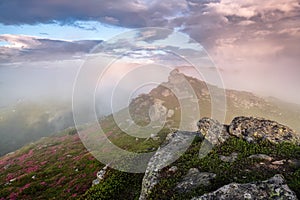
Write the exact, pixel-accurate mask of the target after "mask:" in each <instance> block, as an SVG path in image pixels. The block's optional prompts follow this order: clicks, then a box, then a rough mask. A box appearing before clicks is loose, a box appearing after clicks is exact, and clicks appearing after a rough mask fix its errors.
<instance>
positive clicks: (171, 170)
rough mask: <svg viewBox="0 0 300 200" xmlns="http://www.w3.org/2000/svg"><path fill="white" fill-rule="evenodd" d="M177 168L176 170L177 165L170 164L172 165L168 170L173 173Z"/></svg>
mask: <svg viewBox="0 0 300 200" xmlns="http://www.w3.org/2000/svg"><path fill="white" fill-rule="evenodd" d="M177 170H178V167H176V166H172V167H171V168H170V169H169V170H168V172H171V173H175V172H176V171H177Z"/></svg>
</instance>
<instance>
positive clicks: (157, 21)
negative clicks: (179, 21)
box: [0, 0, 186, 27]
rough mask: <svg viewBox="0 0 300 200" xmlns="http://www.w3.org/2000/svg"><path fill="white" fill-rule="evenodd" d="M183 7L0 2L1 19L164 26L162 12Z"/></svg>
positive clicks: (90, 0)
mask: <svg viewBox="0 0 300 200" xmlns="http://www.w3.org/2000/svg"><path fill="white" fill-rule="evenodd" d="M185 8H186V2H185V1H178V2H173V1H151V3H147V4H146V3H145V2H143V1H121V0H117V1H107V0H102V1H99V0H85V1H72V0H43V1H40V0H22V1H19V0H3V1H1V3H0V11H1V15H0V23H3V24H6V25H11V24H13V25H15V24H37V23H53V22H58V23H61V24H70V23H73V22H75V21H76V20H82V21H86V20H87V21H89V20H93V21H100V22H103V23H108V24H114V25H119V26H125V27H144V26H164V25H166V23H167V22H168V21H167V20H166V19H165V16H172V15H174V14H176V12H178V11H180V12H181V11H182V10H184V9H185ZM16 11H17V12H16Z"/></svg>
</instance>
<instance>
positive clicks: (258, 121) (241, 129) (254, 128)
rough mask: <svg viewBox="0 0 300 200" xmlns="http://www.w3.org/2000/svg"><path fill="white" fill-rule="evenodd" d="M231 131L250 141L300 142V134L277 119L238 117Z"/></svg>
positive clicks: (232, 133) (231, 125)
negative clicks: (276, 120)
mask: <svg viewBox="0 0 300 200" xmlns="http://www.w3.org/2000/svg"><path fill="white" fill-rule="evenodd" d="M229 133H230V134H231V135H234V136H236V137H239V138H243V139H245V140H247V141H248V142H257V141H261V140H267V141H270V142H272V143H281V142H292V143H296V144H300V136H299V134H297V133H296V132H295V131H293V130H292V129H290V128H289V127H286V126H284V125H282V124H279V123H277V122H275V121H271V120H266V119H262V118H254V117H236V118H234V119H233V121H232V122H231V124H230V126H229Z"/></svg>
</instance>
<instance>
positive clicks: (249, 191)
mask: <svg viewBox="0 0 300 200" xmlns="http://www.w3.org/2000/svg"><path fill="white" fill-rule="evenodd" d="M211 199H218V200H232V199H257V200H259V199H278V200H279V199H289V200H296V199H297V196H296V194H295V193H294V192H293V191H291V190H290V188H289V187H288V186H287V185H286V183H285V181H284V179H283V177H282V176H281V175H275V176H274V177H272V178H270V179H269V180H266V181H261V182H254V183H247V184H238V183H231V184H229V185H225V186H223V187H221V188H219V189H218V190H216V191H214V192H212V193H208V194H204V195H203V196H201V197H197V198H193V200H211Z"/></svg>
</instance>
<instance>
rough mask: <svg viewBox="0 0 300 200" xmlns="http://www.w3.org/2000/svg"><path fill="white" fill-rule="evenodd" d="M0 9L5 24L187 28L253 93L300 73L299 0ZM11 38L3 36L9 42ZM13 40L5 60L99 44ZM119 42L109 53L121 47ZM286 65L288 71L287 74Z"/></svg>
mask: <svg viewBox="0 0 300 200" xmlns="http://www.w3.org/2000/svg"><path fill="white" fill-rule="evenodd" d="M0 11H1V15H0V23H2V24H5V25H21V24H39V23H58V24H61V25H65V24H68V25H74V26H77V25H76V24H77V22H78V21H97V22H101V23H102V24H109V25H113V26H120V27H127V28H141V27H162V28H169V29H171V30H176V31H181V32H184V33H186V34H188V35H189V36H190V37H191V38H193V39H195V40H196V41H197V42H199V43H201V44H202V45H203V47H204V48H205V49H206V50H207V51H208V53H209V54H210V55H211V57H212V59H213V60H214V62H215V63H216V65H217V66H218V67H219V68H220V69H222V73H223V74H224V82H225V84H227V85H228V87H236V86H240V87H241V88H242V89H247V90H249V89H252V88H254V87H255V88H263V87H262V85H263V86H264V85H265V82H268V84H269V86H268V87H277V85H280V84H281V79H285V80H286V79H288V77H293V78H294V79H295V80H296V78H295V77H294V76H292V75H294V74H297V73H298V72H299V70H298V69H299V58H300V45H299V44H300V14H299V13H300V4H299V1H298V0H276V1H275V0H264V1H257V0H178V1H171V0H166V1H158V0H154V1H149V0H133V1H121V0H116V1H106V0H103V1H100V0H86V1H71V0H43V1H40V0H22V1H19V0H2V1H1V3H0ZM168 36H169V33H168V32H161V34H154V33H153V32H151V31H150V32H143V33H141V34H140V35H139V37H140V40H143V41H146V42H149V43H151V42H155V40H160V39H162V38H166V37H168ZM5 37H6V39H3V36H2V39H1V40H5V41H8V39H7V36H5ZM9 40H10V41H8V42H10V43H13V45H11V46H9V47H3V46H2V47H1V48H0V59H1V60H2V62H9V61H11V60H22V59H23V60H24V59H28V60H31V59H39V58H46V57H47V56H48V58H49V59H53V58H51V57H52V56H53V57H54V58H59V57H60V55H65V54H67V55H71V54H73V55H74V54H75V55H76V53H78V52H79V53H84V52H87V49H89V48H90V47H91V46H92V45H93V44H95V43H94V42H91V41H84V42H81V43H78V42H66V41H53V40H43V39H40V38H39V39H38V38H28V37H25V36H18V37H17V38H13V37H12V36H10V38H9ZM175 41H176V40H175ZM119 42H120V43H119V45H120V44H122V45H132V44H130V43H127V41H119ZM115 45H117V44H112V45H111V46H110V47H111V48H110V49H107V50H111V52H115V51H116V49H115V47H116V46H115ZM67 52H68V53H67ZM32 55H34V56H32ZM136 56H138V55H136ZM149 56H151V57H152V58H153V59H154V60H155V59H158V58H157V57H155V56H153V55H151V54H149ZM283 68H284V70H285V73H282V71H283V70H282V69H283ZM269 71H272V73H267V74H268V76H272V77H268V79H266V77H265V76H266V72H269ZM273 76H274V77H273ZM282 76H285V77H282ZM292 82H293V81H292ZM237 83H238V84H237ZM250 83H251V84H253V83H255V84H256V85H255V86H252V85H250ZM295 83H297V84H298V85H300V83H299V82H293V84H294V85H295ZM276 84H277V85H276ZM241 88H239V89H241ZM297 89H298V88H297ZM265 90H268V88H267V89H265Z"/></svg>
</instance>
